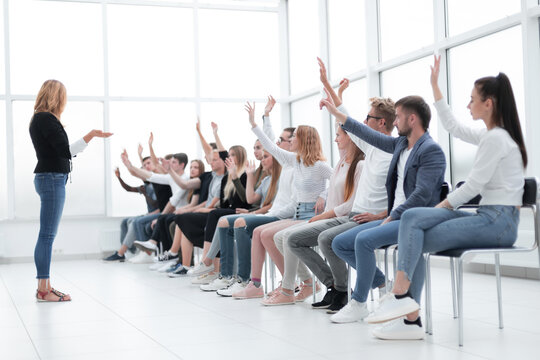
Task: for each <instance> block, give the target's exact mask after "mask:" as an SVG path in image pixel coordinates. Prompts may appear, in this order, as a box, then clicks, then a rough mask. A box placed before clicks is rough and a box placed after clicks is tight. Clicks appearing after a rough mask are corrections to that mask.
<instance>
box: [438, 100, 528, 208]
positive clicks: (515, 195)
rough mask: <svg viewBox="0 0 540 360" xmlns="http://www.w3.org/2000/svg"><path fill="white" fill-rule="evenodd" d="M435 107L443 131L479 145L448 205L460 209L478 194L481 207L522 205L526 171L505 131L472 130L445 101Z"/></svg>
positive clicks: (517, 151)
mask: <svg viewBox="0 0 540 360" xmlns="http://www.w3.org/2000/svg"><path fill="white" fill-rule="evenodd" d="M434 105H435V109H437V113H438V114H439V119H440V120H441V123H442V125H443V127H444V128H445V129H446V131H448V132H449V133H450V134H452V136H454V137H456V138H458V139H461V140H463V141H465V142H468V143H470V144H474V145H478V150H477V152H476V156H475V158H474V163H473V168H472V170H471V172H470V173H469V175H468V177H467V180H466V181H465V184H464V185H463V186H461V187H460V188H458V189H456V190H455V191H453V192H452V193H450V194H449V195H448V198H447V199H448V202H449V203H450V205H452V206H453V207H457V206H460V205H462V204H464V203H466V202H467V201H469V200H470V199H472V198H473V197H475V196H476V195H478V194H480V195H481V196H482V200H480V205H510V206H521V205H522V202H523V185H524V182H525V180H524V176H525V175H524V170H525V169H524V167H523V159H522V157H521V152H520V150H519V147H518V145H517V144H516V142H515V141H514V140H513V139H512V138H511V137H510V134H508V131H506V130H504V129H503V128H500V127H495V128H493V129H491V130H488V129H485V128H484V129H474V128H471V127H469V126H467V125H465V124H463V123H460V122H458V121H457V119H456V117H455V116H454V114H453V113H452V110H451V109H450V107H449V106H448V104H447V103H446V101H445V99H440V100H439V101H437V102H435V104H434Z"/></svg>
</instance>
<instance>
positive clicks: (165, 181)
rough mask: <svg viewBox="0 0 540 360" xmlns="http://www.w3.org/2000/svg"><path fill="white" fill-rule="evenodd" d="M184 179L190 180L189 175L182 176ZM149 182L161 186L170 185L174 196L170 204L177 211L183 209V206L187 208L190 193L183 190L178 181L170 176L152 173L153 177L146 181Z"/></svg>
mask: <svg viewBox="0 0 540 360" xmlns="http://www.w3.org/2000/svg"><path fill="white" fill-rule="evenodd" d="M182 179H184V180H186V181H187V180H189V175H188V174H186V173H184V174H183V175H182ZM146 180H147V181H149V182H152V183H156V184H161V185H169V186H170V187H171V192H172V196H171V197H170V198H169V202H170V203H171V205H172V206H174V207H175V208H176V209H179V208H181V207H182V206H185V205H187V204H188V202H187V194H188V191H186V190H184V189H182V188H181V187H180V186H179V185H178V184H177V183H176V181H174V179H173V178H172V177H171V175H169V174H155V173H152V176H150V177H149V178H148V179H146Z"/></svg>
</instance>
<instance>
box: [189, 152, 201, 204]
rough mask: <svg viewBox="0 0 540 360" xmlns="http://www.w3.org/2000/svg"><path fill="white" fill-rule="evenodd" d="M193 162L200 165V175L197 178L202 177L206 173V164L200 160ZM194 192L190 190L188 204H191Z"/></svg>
mask: <svg viewBox="0 0 540 360" xmlns="http://www.w3.org/2000/svg"><path fill="white" fill-rule="evenodd" d="M191 162H192V163H194V162H196V163H197V164H199V175H197V177H199V176H201V175H202V173H203V172H204V163H203V162H202V161H201V160H199V159H196V160H191ZM194 191H195V190H194V189H191V190H189V192H188V195H187V199H188V203H190V202H191V198H192V197H193V192H194Z"/></svg>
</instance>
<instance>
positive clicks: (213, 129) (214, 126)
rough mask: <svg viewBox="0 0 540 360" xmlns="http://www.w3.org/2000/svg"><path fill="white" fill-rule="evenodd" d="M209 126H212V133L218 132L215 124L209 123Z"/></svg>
mask: <svg viewBox="0 0 540 360" xmlns="http://www.w3.org/2000/svg"><path fill="white" fill-rule="evenodd" d="M210 125H211V126H212V131H213V132H214V134H215V133H217V132H218V124H216V123H215V122H213V121H212V122H211V123H210Z"/></svg>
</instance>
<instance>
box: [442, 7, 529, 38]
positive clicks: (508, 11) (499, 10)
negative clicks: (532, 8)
mask: <svg viewBox="0 0 540 360" xmlns="http://www.w3.org/2000/svg"><path fill="white" fill-rule="evenodd" d="M520 11H521V1H520V0H475V1H467V0H448V30H449V33H450V35H456V34H460V33H463V32H465V31H468V30H471V29H474V28H476V27H479V26H482V25H484V24H487V23H490V22H492V21H496V20H499V19H502V18H504V17H506V16H509V15H512V14H515V13H518V12H520Z"/></svg>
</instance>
